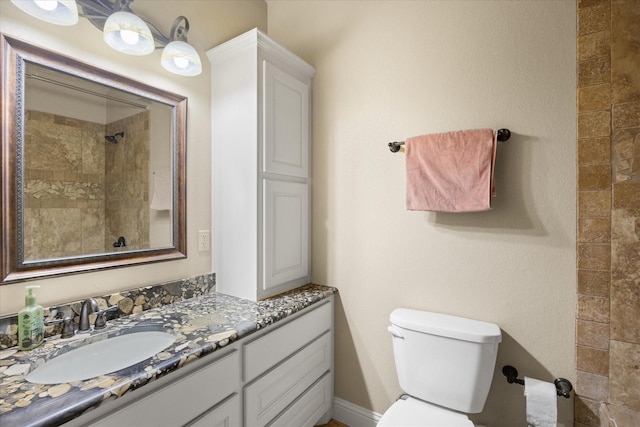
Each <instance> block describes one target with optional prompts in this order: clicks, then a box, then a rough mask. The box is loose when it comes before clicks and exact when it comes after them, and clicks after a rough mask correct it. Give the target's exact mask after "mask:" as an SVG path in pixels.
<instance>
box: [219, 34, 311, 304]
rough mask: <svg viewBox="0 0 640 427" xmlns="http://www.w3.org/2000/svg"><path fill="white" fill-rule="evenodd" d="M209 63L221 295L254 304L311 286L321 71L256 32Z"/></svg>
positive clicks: (230, 44) (222, 49)
mask: <svg viewBox="0 0 640 427" xmlns="http://www.w3.org/2000/svg"><path fill="white" fill-rule="evenodd" d="M207 56H208V58H209V60H210V62H211V77H212V86H211V103H212V107H211V132H212V148H211V152H212V179H213V183H212V193H213V194H212V203H213V206H212V224H213V271H215V272H216V282H217V290H218V292H222V293H226V294H230V295H234V296H237V297H241V298H246V299H251V300H254V301H255V300H259V299H263V298H266V297H269V296H272V295H275V294H278V293H281V292H283V291H286V290H289V289H292V288H295V287H297V286H300V285H303V284H306V283H309V270H310V266H309V257H310V249H309V248H310V209H309V207H310V190H309V188H310V152H311V148H310V140H311V136H310V120H311V119H310V117H311V107H310V105H311V104H310V101H311V100H310V98H311V78H312V77H313V75H314V73H315V70H314V68H313V67H312V66H310V65H309V64H307V63H306V62H304V61H303V60H302V59H300V58H298V57H297V56H296V55H294V54H293V53H292V52H291V51H289V50H287V49H286V48H284V47H282V46H280V45H279V44H277V43H276V42H274V41H273V40H271V39H270V38H269V37H268V36H267V35H265V34H264V33H263V32H261V31H260V30H258V29H254V30H251V31H248V32H247V33H244V34H242V35H240V36H238V37H236V38H234V39H232V40H230V41H228V42H226V43H223V44H221V45H219V46H217V47H215V48H213V49H211V50H209V51H208V52H207Z"/></svg>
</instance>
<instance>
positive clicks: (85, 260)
mask: <svg viewBox="0 0 640 427" xmlns="http://www.w3.org/2000/svg"><path fill="white" fill-rule="evenodd" d="M0 38H1V40H0V43H1V45H0V46H1V56H2V68H1V70H2V89H1V97H2V110H1V111H2V112H1V117H2V151H1V164H2V171H1V172H2V183H1V185H0V195H1V200H2V207H1V212H0V214H1V215H2V225H1V232H2V236H1V241H2V246H1V247H0V252H1V260H2V265H1V266H0V268H1V270H0V273H1V277H0V279H1V283H11V282H15V281H21V280H28V279H34V278H40V277H45V276H53V275H61V274H69V273H78V272H83V271H92V270H97V269H104V268H112V267H122V266H129V265H135V264H142V263H149V262H158V261H168V260H173V259H178V258H185V257H186V235H185V232H186V200H185V199H186V194H185V193H186V177H185V148H186V109H187V99H186V98H185V97H184V96H180V95H176V94H173V93H169V92H167V91H164V90H160V89H158V88H154V87H151V86H149V85H146V84H144V83H140V82H136V81H133V80H131V79H128V78H126V77H123V76H120V75H117V74H114V73H111V72H108V71H104V70H101V69H98V68H95V67H92V66H90V65H87V64H84V63H82V62H79V61H77V60H74V59H72V58H69V57H66V56H63V55H59V54H57V53H53V52H50V51H48V50H45V49H42V48H39V47H36V46H33V45H30V44H27V43H25V42H23V41H20V40H17V39H14V38H11V37H9V36H6V35H1V34H0Z"/></svg>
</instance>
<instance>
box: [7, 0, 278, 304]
mask: <svg viewBox="0 0 640 427" xmlns="http://www.w3.org/2000/svg"><path fill="white" fill-rule="evenodd" d="M157 3H158V2H156V1H150V0H139V1H136V2H135V3H134V4H133V9H134V10H135V11H137V12H138V13H140V14H141V15H143V16H146V17H149V18H152V20H153V21H154V22H156V23H157V24H158V25H160V26H161V28H162V29H163V30H164V31H165V33H169V30H170V29H171V24H172V22H173V19H174V18H176V17H177V16H179V15H185V16H187V18H189V23H190V32H189V42H190V43H191V44H193V45H194V46H195V47H196V48H197V49H198V51H199V53H200V56H201V59H202V66H203V72H202V74H201V75H200V76H198V77H181V76H176V75H174V74H171V73H169V72H167V71H165V70H164V69H163V68H162V67H161V66H160V51H156V52H154V53H153V54H151V55H150V56H146V57H133V56H127V55H123V54H120V53H118V52H116V51H114V50H112V49H111V48H109V47H108V46H107V45H106V44H105V43H104V41H103V40H102V34H101V33H100V31H98V30H97V29H95V28H94V27H93V26H92V25H91V24H90V23H89V22H88V21H87V20H85V19H82V18H81V19H80V22H79V23H78V24H77V25H75V26H73V27H59V26H55V25H51V24H47V23H44V22H42V21H39V20H37V19H34V18H31V17H29V16H27V15H26V14H25V13H23V12H21V11H20V10H19V9H17V8H16V7H15V6H14V5H12V4H11V3H10V2H9V1H5V0H0V31H1V32H4V33H6V34H9V35H12V36H14V37H17V38H21V39H24V40H27V41H30V42H32V43H34V44H37V45H40V46H44V47H47V48H49V49H51V50H54V51H57V52H60V53H64V54H66V55H68V56H72V57H74V58H77V59H80V60H82V61H85V62H87V63H89V64H92V65H95V66H99V67H103V68H104V69H107V70H110V71H114V72H117V73H120V74H124V75H127V76H128V77H130V78H133V79H135V80H139V81H144V82H145V83H148V84H151V85H154V86H158V87H161V88H163V89H166V90H169V91H172V92H176V93H179V94H182V95H186V96H187V97H188V98H189V110H188V119H187V132H188V138H187V194H188V201H187V231H188V235H187V238H188V242H187V243H188V247H187V251H188V258H187V259H186V260H180V261H171V262H164V263H159V264H152V265H146V266H139V267H132V268H121V269H114V270H107V271H103V272H97V273H89V274H79V275H71V276H65V277H60V278H55V279H47V280H38V281H35V282H31V283H29V284H39V285H40V286H41V288H40V289H39V290H38V302H39V303H40V304H42V305H52V304H55V303H60V302H65V301H71V300H76V299H80V298H84V297H86V296H92V295H103V294H106V293H111V292H114V291H118V290H124V289H131V288H136V287H139V286H141V285H146V284H151V283H158V282H164V281H168V280H173V279H179V278H183V277H189V276H193V275H196V274H202V273H207V272H210V271H211V253H210V252H198V251H197V246H196V242H197V232H198V230H208V229H210V227H211V225H210V224H211V217H210V216H211V208H210V205H211V203H210V201H211V194H210V193H211V185H210V181H211V173H210V160H209V157H210V148H209V147H210V143H211V141H210V139H211V128H210V125H209V123H210V107H209V105H210V99H209V95H210V66H209V62H208V61H207V58H206V56H205V55H204V52H205V51H206V50H207V49H210V48H211V47H213V46H215V45H217V44H219V43H221V42H223V41H226V40H228V39H229V38H231V37H234V36H236V35H238V34H240V33H242V32H244V31H247V30H249V29H251V28H254V27H260V28H262V29H265V30H266V26H267V25H266V24H267V21H266V18H267V11H266V9H267V6H266V4H265V3H264V2H263V1H262V0H254V1H236V0H230V1H206V2H205V1H185V0H180V1H178V0H174V1H162V7H158V4H157ZM24 286H25V283H20V284H14V285H5V286H0V315H8V314H12V313H16V312H17V311H18V310H20V308H21V307H22V305H23V304H24Z"/></svg>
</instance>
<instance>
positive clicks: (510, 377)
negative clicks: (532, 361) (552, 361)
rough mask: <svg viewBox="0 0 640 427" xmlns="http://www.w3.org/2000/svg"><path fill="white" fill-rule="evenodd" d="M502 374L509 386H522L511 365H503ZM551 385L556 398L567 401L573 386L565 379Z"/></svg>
mask: <svg viewBox="0 0 640 427" xmlns="http://www.w3.org/2000/svg"><path fill="white" fill-rule="evenodd" d="M502 373H503V374H504V376H505V377H507V382H508V383H509V384H513V383H516V384H520V385H524V380H521V379H520V378H518V370H517V369H516V368H514V367H513V366H511V365H505V366H503V367H502ZM553 383H554V384H555V386H556V393H557V394H558V396H562V397H566V398H567V399H568V398H569V397H570V396H571V390H573V385H571V381H569V380H568V379H566V378H556V379H555V380H554V381H553Z"/></svg>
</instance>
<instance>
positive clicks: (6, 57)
mask: <svg viewBox="0 0 640 427" xmlns="http://www.w3.org/2000/svg"><path fill="white" fill-rule="evenodd" d="M0 60H1V67H0V73H1V75H0V83H1V84H2V87H1V89H0V92H1V93H0V101H1V105H2V107H1V110H0V120H1V130H0V136H1V138H2V141H1V142H2V146H1V151H0V166H1V170H0V172H1V179H2V182H1V183H0V200H1V203H2V205H1V206H0V219H1V224H0V233H1V234H0V285H1V284H9V283H15V282H19V281H24V280H30V279H37V278H43V277H51V276H58V275H64V274H72V273H81V272H89V271H96V270H101V269H106V268H115V267H126V266H133V265H140V264H145V263H151V262H160V261H170V260H175V259H180V258H186V256H187V244H186V243H187V242H186V241H187V239H186V133H187V132H186V115H187V98H186V97H184V96H181V95H176V94H174V93H170V92H167V91H164V90H160V89H158V88H154V87H152V86H149V85H146V84H144V83H140V82H137V81H134V80H131V79H128V78H126V77H123V76H120V75H117V74H115V73H112V72H109V71H105V70H101V69H99V68H96V67H93V66H90V65H87V64H84V63H82V62H79V61H77V60H75V59H72V58H69V57H66V56H63V55H60V54H58V53H54V52H51V51H49V50H46V49H43V48H40V47H37V46H33V45H31V44H28V43H26V42H24V41H21V40H18V39H15V38H12V37H10V36H7V35H4V34H0ZM25 61H28V62H33V63H36V64H40V65H43V66H45V67H49V68H52V69H56V70H59V71H61V72H64V73H67V74H70V75H73V76H77V77H80V78H84V79H87V80H92V81H95V82H98V83H101V84H103V85H105V86H110V87H114V88H117V89H120V90H123V91H126V92H129V93H132V94H135V95H138V96H141V97H144V98H148V99H151V100H153V101H157V102H160V103H163V104H167V105H169V106H171V107H172V108H173V120H174V124H175V125H174V126H173V156H172V157H173V189H174V192H173V194H174V197H173V230H172V232H173V246H171V247H166V248H159V249H141V250H131V251H124V252H113V253H100V254H95V255H87V256H74V257H66V258H53V259H45V260H36V261H29V262H24V260H23V259H21V258H22V257H21V255H20V254H21V253H23V250H22V249H21V246H20V245H23V242H22V241H20V238H19V237H20V236H21V233H20V228H21V227H23V224H21V223H20V221H19V218H21V217H22V215H19V212H21V209H23V200H22V198H21V197H20V195H21V188H20V187H19V186H20V185H21V184H22V182H23V179H22V173H23V170H22V168H23V161H22V160H23V159H22V158H21V156H22V153H23V148H24V147H23V144H24V141H23V139H22V138H23V124H24V122H23V117H24V111H23V109H24V99H23V98H24V79H25V77H24V71H25Z"/></svg>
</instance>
